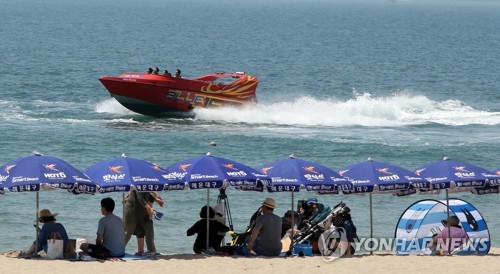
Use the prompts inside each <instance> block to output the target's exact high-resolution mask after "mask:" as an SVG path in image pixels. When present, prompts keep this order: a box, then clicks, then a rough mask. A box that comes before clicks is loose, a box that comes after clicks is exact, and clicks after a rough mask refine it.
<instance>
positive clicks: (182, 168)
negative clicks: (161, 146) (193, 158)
mask: <svg viewBox="0 0 500 274" xmlns="http://www.w3.org/2000/svg"><path fill="white" fill-rule="evenodd" d="M190 165H191V164H185V165H180V166H179V169H180V170H182V171H184V172H186V169H187V168H188V167H189V166H190Z"/></svg>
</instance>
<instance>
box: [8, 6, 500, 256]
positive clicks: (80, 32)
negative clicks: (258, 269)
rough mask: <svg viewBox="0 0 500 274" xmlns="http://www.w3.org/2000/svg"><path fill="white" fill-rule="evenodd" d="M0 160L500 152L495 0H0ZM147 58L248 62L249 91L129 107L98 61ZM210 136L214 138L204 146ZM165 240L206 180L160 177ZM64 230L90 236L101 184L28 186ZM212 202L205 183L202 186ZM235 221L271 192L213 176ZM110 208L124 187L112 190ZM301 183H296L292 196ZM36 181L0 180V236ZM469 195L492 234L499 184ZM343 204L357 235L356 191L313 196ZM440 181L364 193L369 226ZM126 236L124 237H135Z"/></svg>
mask: <svg viewBox="0 0 500 274" xmlns="http://www.w3.org/2000/svg"><path fill="white" fill-rule="evenodd" d="M0 4H1V7H2V8H1V9H0V26H1V27H0V40H1V42H0V64H1V65H0V75H1V76H0V128H1V129H2V130H1V132H2V138H0V163H1V164H4V163H6V162H8V161H10V160H12V159H14V158H17V157H23V156H27V155H30V154H31V153H32V151H35V150H36V151H39V152H41V153H43V154H45V155H49V156H54V157H59V158H62V159H65V160H66V161H68V162H69V163H71V164H73V165H75V166H76V167H78V168H80V169H82V170H83V169H85V168H87V167H88V166H91V165H93V164H94V163H97V162H99V161H102V160H106V159H109V158H114V157H119V156H120V155H121V154H122V153H125V154H127V155H128V156H130V157H134V158H140V159H144V160H147V161H150V162H154V163H157V164H159V165H161V166H165V167H166V166H169V165H171V164H173V163H175V162H177V161H180V160H182V159H186V158H191V157H195V156H199V155H203V154H205V153H207V152H211V153H212V154H214V155H217V156H221V157H225V158H230V159H233V160H236V161H239V162H242V163H245V164H247V165H249V166H253V167H257V166H259V165H261V164H264V163H266V162H270V161H275V160H280V159H283V158H285V157H288V155H290V154H292V153H294V154H295V155H296V156H297V157H300V158H304V159H308V160H312V161H316V162H319V163H322V164H323V165H326V166H329V167H331V168H333V169H335V170H338V169H340V168H342V167H343V166H345V165H348V164H351V163H355V162H360V161H364V160H366V159H367V158H368V157H372V158H374V159H375V160H377V161H382V162H387V163H391V164H396V165H400V166H402V167H405V168H408V169H414V168H416V167H418V166H421V165H424V164H426V163H430V162H434V161H438V160H440V159H441V158H442V157H443V156H449V157H450V158H452V159H456V160H460V161H465V162H470V163H473V164H476V165H479V166H482V167H484V168H487V169H490V170H493V169H496V168H499V167H500V160H499V152H500V126H499V125H500V74H499V71H500V51H499V50H498V45H500V3H499V2H498V1H429V2H425V1H396V2H395V1H384V0H380V1H378V0H371V1H369V0H367V1H326V0H324V1H306V0H295V1H281V0H270V1H223V0H216V1H201V0H198V1H196V0H186V1H174V0H166V1H160V0H146V1H131V0H125V1H117V0H110V1H97V0H86V1H62V0H54V1H44V0H19V1H8V0H0ZM155 66H158V67H160V69H168V70H170V71H172V70H175V69H176V68H180V69H181V70H182V71H183V74H184V76H185V77H197V76H200V75H203V74H205V73H211V72H215V71H245V72H247V73H249V74H252V75H255V76H257V77H259V79H260V82H259V88H258V100H259V103H258V104H257V105H255V106H249V107H245V108H241V109H232V108H228V109H210V110H203V109H199V110H196V117H195V118H194V119H193V118H190V119H177V118H161V119H159V118H151V117H146V116H141V115H138V114H134V113H132V112H130V111H128V110H126V109H124V108H123V107H122V106H120V105H119V104H118V103H117V102H116V101H115V100H114V99H113V98H111V97H110V96H109V94H108V92H107V91H106V90H105V88H104V87H103V86H102V85H101V84H100V82H99V81H98V78H99V77H100V76H104V75H108V76H110V75H119V74H120V73H122V72H124V71H145V70H146V69H147V68H148V67H155ZM210 141H216V142H217V144H218V145H217V146H216V147H211V146H209V145H208V144H209V142H210ZM161 194H162V196H163V197H164V199H165V200H166V207H165V208H163V209H160V211H162V212H163V213H165V217H164V218H163V219H162V220H161V221H157V222H156V223H155V233H156V246H157V249H158V251H159V252H162V253H190V252H191V247H192V243H193V242H194V237H187V236H186V234H185V233H186V230H187V229H188V228H189V227H190V226H191V225H192V224H193V223H194V222H195V221H196V220H197V219H198V213H199V210H200V208H201V207H202V206H203V205H204V204H205V203H206V199H207V192H206V191H199V190H185V191H178V192H174V191H172V192H164V193H161ZM39 195H40V208H49V209H50V210H51V211H52V212H57V213H59V216H58V217H57V219H58V221H60V222H61V223H63V224H64V225H65V227H66V229H67V230H68V233H69V235H70V237H72V238H78V237H83V236H87V237H89V238H93V237H94V236H95V231H96V229H97V221H98V219H99V218H100V206H99V201H100V199H102V198H103V197H105V196H104V195H100V194H96V195H93V196H92V195H78V196H74V195H71V194H69V193H66V192H64V191H41V192H40V193H39ZM209 195H210V203H212V204H213V203H215V202H216V200H217V195H218V193H217V191H211V192H210V193H209ZM227 195H228V199H227V201H228V202H229V206H230V209H231V213H232V217H233V221H234V225H235V229H236V230H237V231H242V230H244V229H245V228H246V226H247V224H248V220H249V218H250V216H251V214H252V213H253V212H254V211H255V210H256V209H257V208H258V206H259V205H260V203H261V202H262V201H263V200H264V199H265V198H266V197H267V196H271V197H273V198H275V199H276V200H277V204H278V207H277V210H276V213H277V214H279V215H281V214H283V213H284V212H285V211H286V210H288V209H289V208H290V207H291V204H292V203H291V196H290V194H289V193H279V194H270V193H252V192H238V191H236V190H234V189H228V190H227ZM109 196H111V197H113V198H114V199H115V200H116V201H117V202H118V203H117V205H118V206H117V209H116V214H118V215H121V214H122V209H121V207H120V201H121V199H122V193H113V194H109ZM310 196H318V195H316V194H315V193H307V192H305V191H301V192H299V193H297V194H296V195H295V201H297V200H298V199H304V198H307V197H310ZM35 197H36V196H35V193H6V194H5V195H4V196H2V197H0V208H1V210H0V220H1V221H0V230H2V231H4V233H8V234H6V235H8V236H6V237H2V239H1V240H0V251H1V252H5V251H8V250H20V249H27V248H28V247H29V245H30V243H31V241H32V240H33V239H34V229H33V228H32V223H33V219H34V216H35V208H36V203H35V200H36V199H35ZM451 197H458V198H461V199H464V200H467V201H469V202H471V203H472V204H473V205H475V206H476V207H477V208H478V209H479V211H480V212H481V213H482V214H483V216H484V218H485V219H486V221H487V223H488V226H489V228H490V233H491V235H492V242H493V246H496V247H500V242H499V240H498V238H497V235H499V234H500V228H499V227H500V218H499V217H498V214H497V209H498V203H499V201H500V200H499V197H498V195H485V196H475V195H472V194H468V193H457V194H452V195H451ZM318 198H319V200H320V202H323V203H327V204H330V205H333V204H336V203H338V202H339V201H341V200H343V201H344V202H346V203H347V204H348V205H349V206H350V207H351V209H352V212H353V213H352V214H353V218H354V222H355V224H356V225H357V227H358V232H359V235H360V236H368V235H369V203H368V196H366V195H364V196H363V195H360V196H357V195H355V196H347V195H332V196H319V197H318ZM425 198H431V199H443V198H444V194H440V195H428V196H423V195H412V196H408V197H393V196H392V195H373V213H374V234H375V235H376V236H380V237H391V236H393V233H394V230H395V227H396V224H397V221H398V219H399V216H400V215H401V214H402V213H403V211H404V210H405V209H406V208H407V207H408V206H410V205H411V204H412V203H413V202H415V201H418V200H420V199H425ZM135 249H136V245H135V242H134V240H132V241H131V243H130V245H129V246H128V247H127V251H128V252H130V253H133V252H135Z"/></svg>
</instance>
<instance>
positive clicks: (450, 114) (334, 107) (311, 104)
mask: <svg viewBox="0 0 500 274" xmlns="http://www.w3.org/2000/svg"><path fill="white" fill-rule="evenodd" d="M196 119H199V120H210V121H224V122H229V123H251V124H277V125H299V126H328V127H332V126H333V127H342V126H367V127H397V126H405V125H420V124H430V123H437V124H443V125H457V126H458V125H469V124H482V125H498V124H500V112H488V111H484V110H478V109H474V108H473V107H471V106H469V105H467V104H466V103H464V102H461V101H458V100H445V101H442V102H438V101H433V100H431V99H429V98H427V97H426V96H422V95H411V94H407V93H401V94H395V95H392V96H387V97H375V96H372V95H371V94H369V93H364V94H356V93H355V94H354V96H353V98H352V99H348V100H338V99H335V98H330V99H325V100H319V99H316V98H311V97H301V98H298V99H297V100H295V101H291V102H279V103H272V104H266V103H259V104H257V105H255V106H249V107H245V108H221V109H196Z"/></svg>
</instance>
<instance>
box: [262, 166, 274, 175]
mask: <svg viewBox="0 0 500 274" xmlns="http://www.w3.org/2000/svg"><path fill="white" fill-rule="evenodd" d="M272 168H273V167H263V168H262V169H261V170H260V171H262V173H264V174H267V171H268V170H270V169H272Z"/></svg>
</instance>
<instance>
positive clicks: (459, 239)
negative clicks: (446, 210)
mask: <svg viewBox="0 0 500 274" xmlns="http://www.w3.org/2000/svg"><path fill="white" fill-rule="evenodd" d="M441 223H442V224H443V225H444V228H443V229H442V230H441V232H439V233H438V234H437V235H434V236H433V237H432V242H433V244H434V245H436V244H438V245H440V247H441V248H442V250H443V253H442V254H443V255H446V254H448V253H449V252H448V250H451V251H453V250H455V249H457V248H459V247H460V246H462V245H463V244H464V243H465V242H466V241H467V240H468V238H469V237H468V236H467V233H466V232H465V230H463V228H462V226H461V225H460V219H458V217H457V216H450V217H449V218H448V220H442V221H441ZM448 226H449V231H450V234H448ZM449 241H451V242H449ZM448 247H450V249H448Z"/></svg>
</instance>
